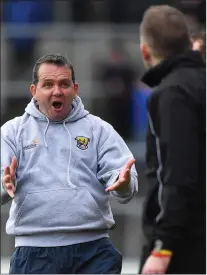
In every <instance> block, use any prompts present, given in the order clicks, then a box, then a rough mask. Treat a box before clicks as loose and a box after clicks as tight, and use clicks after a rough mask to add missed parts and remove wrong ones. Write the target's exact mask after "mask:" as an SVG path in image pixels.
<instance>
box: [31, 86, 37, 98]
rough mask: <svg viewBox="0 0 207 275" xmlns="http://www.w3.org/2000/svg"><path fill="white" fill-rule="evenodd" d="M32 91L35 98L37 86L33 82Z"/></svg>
mask: <svg viewBox="0 0 207 275" xmlns="http://www.w3.org/2000/svg"><path fill="white" fill-rule="evenodd" d="M30 92H31V94H32V96H33V97H34V98H35V95H36V86H35V85H34V84H32V85H31V86H30Z"/></svg>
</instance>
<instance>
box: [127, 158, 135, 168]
mask: <svg viewBox="0 0 207 275" xmlns="http://www.w3.org/2000/svg"><path fill="white" fill-rule="evenodd" d="M135 161H136V160H135V159H130V160H129V161H128V162H127V164H126V166H125V168H126V169H129V170H130V169H131V168H132V165H133V164H134V163H135Z"/></svg>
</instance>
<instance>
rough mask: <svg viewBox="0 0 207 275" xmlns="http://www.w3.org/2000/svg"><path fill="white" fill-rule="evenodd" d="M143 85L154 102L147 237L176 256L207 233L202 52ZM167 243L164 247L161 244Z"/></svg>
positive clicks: (173, 60)
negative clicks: (150, 89)
mask: <svg viewBox="0 0 207 275" xmlns="http://www.w3.org/2000/svg"><path fill="white" fill-rule="evenodd" d="M142 81H143V82H144V83H146V84H147V85H149V86H151V87H153V92H152V94H151V96H150V98H149V100H148V114H149V129H148V134H147V148H146V160H147V177H148V180H149V183H150V190H149V193H148V195H147V198H146V202H145V206H144V213H143V225H144V233H145V235H146V237H147V238H149V239H151V240H152V241H153V243H156V241H159V244H161V247H162V248H163V249H164V248H165V249H170V250H174V249H176V248H177V247H179V244H181V243H182V242H183V241H185V240H186V241H187V240H189V239H190V238H192V236H194V237H195V236H205V232H206V231H205V227H206V222H205V220H206V189H205V186H206V174H205V171H206V145H205V143H206V120H205V118H206V71H205V65H204V63H203V61H202V59H201V57H200V54H199V53H198V52H194V51H189V52H187V53H186V54H183V55H180V56H173V57H170V58H168V59H167V60H164V61H163V62H162V63H160V64H159V65H157V66H156V67H154V68H152V69H150V70H149V71H148V72H147V73H146V75H145V76H144V77H143V79H142ZM160 241H161V242H160Z"/></svg>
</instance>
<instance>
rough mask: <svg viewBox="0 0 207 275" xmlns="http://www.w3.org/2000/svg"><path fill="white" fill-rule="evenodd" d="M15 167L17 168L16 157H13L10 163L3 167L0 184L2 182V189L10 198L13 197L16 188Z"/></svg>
mask: <svg viewBox="0 0 207 275" xmlns="http://www.w3.org/2000/svg"><path fill="white" fill-rule="evenodd" d="M16 169H17V159H16V157H13V158H12V163H11V165H10V166H7V167H6V168H5V170H4V173H3V176H2V184H3V187H4V190H5V191H6V192H7V193H8V195H9V196H10V197H11V198H14V192H15V190H16V188H15V178H16Z"/></svg>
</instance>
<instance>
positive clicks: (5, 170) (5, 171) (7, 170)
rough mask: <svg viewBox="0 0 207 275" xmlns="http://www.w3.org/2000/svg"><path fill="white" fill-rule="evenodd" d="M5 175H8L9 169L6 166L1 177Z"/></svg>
mask: <svg viewBox="0 0 207 275" xmlns="http://www.w3.org/2000/svg"><path fill="white" fill-rule="evenodd" d="M5 175H10V167H9V166H7V167H6V168H5V169H4V173H3V177H4V176H5Z"/></svg>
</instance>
